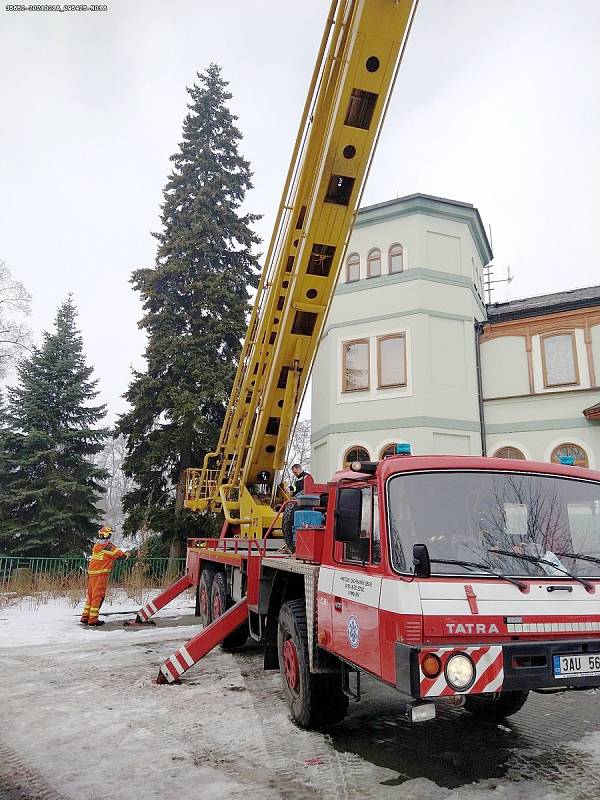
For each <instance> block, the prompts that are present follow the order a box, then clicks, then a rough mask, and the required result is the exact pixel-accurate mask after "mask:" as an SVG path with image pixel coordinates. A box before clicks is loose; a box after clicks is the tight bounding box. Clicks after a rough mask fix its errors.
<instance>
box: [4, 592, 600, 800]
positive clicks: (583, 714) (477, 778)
mask: <svg viewBox="0 0 600 800" xmlns="http://www.w3.org/2000/svg"><path fill="white" fill-rule="evenodd" d="M135 608H136V604H135V603H134V602H132V601H129V600H127V599H126V598H122V599H121V602H116V603H113V605H112V606H111V605H107V606H105V607H103V611H104V612H113V613H110V615H109V616H107V617H105V619H106V620H107V621H108V624H107V625H106V626H105V627H104V628H102V629H100V630H88V629H85V628H83V627H80V626H79V625H78V622H77V615H78V611H79V610H80V607H78V608H74V607H73V606H72V605H69V604H68V602H67V601H64V600H63V601H61V600H51V601H49V602H48V603H47V604H43V605H39V606H37V607H36V603H35V602H33V601H31V600H25V601H22V602H21V603H19V604H17V605H13V606H9V607H7V608H0V675H1V676H2V678H1V682H0V798H1V800H66V799H68V800H138V798H139V799H140V800H142V799H143V800H154V798H156V800H158V798H161V800H171V798H173V800H174V799H175V798H177V800H188V799H189V800H192V798H193V800H196V799H197V798H202V799H203V800H205V799H206V800H220V799H221V798H241V797H244V798H247V797H252V798H253V800H263V799H264V800H270V799H271V798H284V799H285V800H304V798H322V800H329V799H330V798H331V800H354V798H356V800H358V799H359V798H360V800H371V799H374V800H377V798H394V799H395V798H398V799H399V800H400V799H402V800H404V799H406V800H408V798H410V799H411V800H520V799H521V798H522V799H523V800H525V798H527V800H542V798H544V800H559V798H561V799H564V798H582V799H583V798H585V800H593V799H594V798H600V717H599V715H598V713H597V708H598V705H599V704H600V694H595V693H585V694H584V693H578V694H577V695H571V694H570V695H568V696H564V697H562V696H561V697H552V698H549V697H544V698H539V697H537V696H536V697H534V698H533V699H532V700H530V701H529V702H528V703H527V705H526V706H525V709H523V711H521V712H519V714H517V715H516V716H515V717H513V718H512V719H511V721H509V722H507V723H506V724H505V725H500V726H497V725H495V726H488V727H485V726H484V728H483V729H477V728H476V723H475V722H474V721H473V719H472V718H471V717H469V715H467V714H465V713H464V712H462V711H456V710H455V711H451V712H444V714H442V716H441V717H440V719H437V720H435V721H432V722H429V723H424V724H422V725H420V726H415V727H413V728H411V727H410V726H408V725H407V723H405V722H404V721H403V720H401V719H400V718H399V717H398V716H397V714H396V713H395V711H394V703H395V702H396V701H395V698H394V694H393V693H389V692H387V690H382V689H381V688H380V687H378V686H377V685H376V684H374V683H371V684H370V683H368V682H367V685H366V687H365V701H364V702H363V703H362V704H359V705H354V706H353V707H352V709H351V713H350V715H349V717H348V719H347V721H346V722H344V723H343V724H342V725H341V726H337V727H336V728H335V729H332V730H331V731H329V732H328V733H315V732H310V733H309V732H306V731H301V730H299V729H298V728H296V727H295V726H294V725H293V724H292V723H291V722H290V721H289V719H288V715H287V709H286V706H285V704H284V702H283V699H282V694H281V690H280V679H279V676H278V674H276V673H265V672H263V671H262V660H261V654H260V652H259V651H258V650H256V649H252V648H248V649H247V650H246V651H245V652H243V653H240V654H235V655H232V654H225V653H222V652H221V651H219V650H216V651H214V652H213V653H211V654H210V655H209V656H208V657H207V658H206V659H205V660H204V661H203V662H202V663H201V665H199V666H198V667H196V668H194V669H192V670H190V671H189V672H188V673H187V675H186V676H185V678H184V681H183V682H182V684H181V685H180V686H157V685H156V684H155V683H154V680H155V678H156V675H157V672H158V667H159V665H160V664H161V663H162V661H163V660H164V658H165V657H166V656H167V655H169V654H170V653H171V652H172V651H173V650H175V649H176V648H177V647H178V646H179V645H181V644H182V643H184V642H185V641H186V640H187V639H189V638H190V637H191V635H193V634H194V633H195V632H196V631H197V622H196V620H195V619H194V617H193V609H192V608H190V599H189V598H183V599H182V600H180V602H179V606H177V604H176V603H173V604H172V606H170V607H169V609H168V610H166V609H165V610H164V611H162V612H160V613H159V615H158V616H157V621H158V624H157V626H156V627H155V628H146V629H141V630H135V631H131V630H125V629H124V628H123V627H122V626H121V624H120V623H121V621H122V620H123V619H124V618H126V616H131V614H130V615H126V614H123V615H119V614H115V613H114V612H125V611H133V610H135ZM530 707H531V708H530ZM527 709H530V711H529V712H528V711H527Z"/></svg>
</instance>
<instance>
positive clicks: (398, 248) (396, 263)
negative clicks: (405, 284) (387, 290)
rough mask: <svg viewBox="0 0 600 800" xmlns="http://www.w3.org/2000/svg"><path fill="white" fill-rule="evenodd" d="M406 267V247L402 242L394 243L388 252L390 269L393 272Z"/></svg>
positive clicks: (400, 270)
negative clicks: (403, 246)
mask: <svg viewBox="0 0 600 800" xmlns="http://www.w3.org/2000/svg"><path fill="white" fill-rule="evenodd" d="M403 269H404V249H403V248H402V245H401V244H393V245H392V246H391V247H390V249H389V253H388V270H389V272H390V275H391V274H392V272H402V270H403Z"/></svg>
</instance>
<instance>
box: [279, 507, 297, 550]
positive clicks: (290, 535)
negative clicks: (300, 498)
mask: <svg viewBox="0 0 600 800" xmlns="http://www.w3.org/2000/svg"><path fill="white" fill-rule="evenodd" d="M297 510H298V503H288V505H287V506H286V507H285V508H284V509H283V515H282V517H281V532H282V533H283V540H284V541H285V543H286V545H287V548H288V550H289V551H290V553H293V552H294V550H295V549H296V547H295V542H294V531H293V530H292V528H293V527H294V514H295V513H296V511H297Z"/></svg>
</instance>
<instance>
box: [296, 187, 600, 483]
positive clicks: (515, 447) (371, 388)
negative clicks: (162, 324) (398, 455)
mask: <svg viewBox="0 0 600 800" xmlns="http://www.w3.org/2000/svg"><path fill="white" fill-rule="evenodd" d="M491 257H492V253H491V249H490V245H489V242H488V239H487V236H486V233H485V230H484V227H483V224H482V222H481V218H480V216H479V213H478V211H477V209H476V208H474V207H473V206H472V205H470V204H468V203H459V202H455V201H452V200H444V199H441V198H437V197H431V196H427V195H420V194H418V195H410V196H408V197H403V198H400V199H398V200H392V201H389V202H386V203H380V204H378V205H375V206H369V207H368V208H364V209H362V210H361V211H360V212H359V215H358V218H357V222H356V224H355V227H354V231H353V233H352V237H351V239H350V244H349V247H348V255H347V257H346V262H345V265H344V268H343V270H342V274H341V276H340V282H339V284H338V287H337V290H336V294H335V297H334V300H333V304H332V308H331V312H330V315H329V318H328V320H327V324H326V327H325V330H324V333H323V338H322V341H321V344H320V347H319V353H318V357H317V361H316V364H315V369H314V372H313V384H312V446H313V449H312V460H311V466H312V472H313V474H314V476H315V477H316V478H317V479H319V480H325V479H327V477H328V476H330V475H331V474H332V473H333V472H335V470H336V469H339V468H340V467H341V466H342V465H343V464H344V463H346V462H348V461H351V460H354V459H356V458H363V459H365V458H370V459H377V458H380V457H381V456H382V454H384V453H385V451H386V448H388V447H390V446H393V445H394V444H395V443H396V442H409V443H410V444H411V445H412V447H413V452H415V453H451V454H464V455H468V454H480V453H482V452H486V451H487V452H488V453H489V454H491V455H495V454H496V453H497V452H499V453H500V455H512V456H517V455H518V454H521V455H522V456H523V457H527V458H533V459H536V460H550V459H551V458H552V457H554V458H558V456H559V455H561V454H564V453H567V452H568V453H572V454H574V455H575V457H576V459H577V460H579V461H581V462H582V463H584V462H585V460H586V459H587V463H588V464H589V465H590V466H592V467H595V466H596V465H597V464H598V459H600V425H599V424H598V416H599V415H598V413H597V411H598V410H597V409H596V410H594V406H595V405H596V404H598V401H599V400H600V392H599V391H598V384H597V382H596V376H600V287H598V288H596V289H587V290H580V291H578V292H567V293H560V294H558V295H549V296H546V297H544V298H530V299H529V300H522V301H514V302H512V303H504V304H499V305H492V306H490V307H489V308H487V309H486V307H485V305H484V302H483V266H484V264H486V263H487V262H488V261H489V260H490V259H491ZM479 364H481V369H479V368H478V365H479ZM584 410H587V412H588V413H587V416H586V415H584V413H583V412H584ZM506 448H510V449H508V450H507V449H506ZM565 448H566V449H565Z"/></svg>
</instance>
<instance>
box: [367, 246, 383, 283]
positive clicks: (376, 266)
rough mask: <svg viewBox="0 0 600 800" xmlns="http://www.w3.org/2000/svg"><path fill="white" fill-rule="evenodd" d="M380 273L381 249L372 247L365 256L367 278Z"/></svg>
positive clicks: (375, 276) (374, 276) (376, 276)
mask: <svg viewBox="0 0 600 800" xmlns="http://www.w3.org/2000/svg"><path fill="white" fill-rule="evenodd" d="M380 275H381V250H380V249H379V248H378V247H375V248H373V250H371V251H370V252H369V255H368V256H367V278H378V277H379V276H380Z"/></svg>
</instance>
